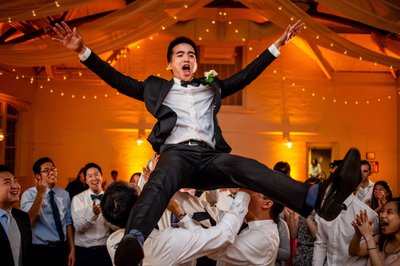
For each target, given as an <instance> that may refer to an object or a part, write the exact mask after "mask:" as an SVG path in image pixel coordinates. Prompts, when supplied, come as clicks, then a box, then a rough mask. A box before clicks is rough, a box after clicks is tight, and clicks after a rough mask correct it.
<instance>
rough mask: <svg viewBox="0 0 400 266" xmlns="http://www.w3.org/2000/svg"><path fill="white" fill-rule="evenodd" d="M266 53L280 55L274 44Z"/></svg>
mask: <svg viewBox="0 0 400 266" xmlns="http://www.w3.org/2000/svg"><path fill="white" fill-rule="evenodd" d="M88 49H89V48H88ZM268 51H269V52H270V53H271V54H273V56H275V57H278V56H279V55H280V54H281V52H279V50H278V48H276V46H275V44H271V46H270V47H268Z"/></svg>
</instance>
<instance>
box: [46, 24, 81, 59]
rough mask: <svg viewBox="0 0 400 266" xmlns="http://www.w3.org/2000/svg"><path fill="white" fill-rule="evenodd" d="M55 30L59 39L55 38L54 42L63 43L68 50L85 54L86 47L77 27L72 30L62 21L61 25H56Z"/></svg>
mask: <svg viewBox="0 0 400 266" xmlns="http://www.w3.org/2000/svg"><path fill="white" fill-rule="evenodd" d="M53 30H54V32H55V33H56V34H57V37H53V40H54V41H56V42H59V43H61V44H62V45H64V46H65V47H66V48H67V49H69V50H71V51H75V52H77V53H79V54H83V53H84V52H85V50H86V46H85V44H84V42H83V38H82V36H81V35H80V34H79V32H78V30H77V29H76V27H74V28H73V29H72V30H71V28H70V27H69V26H68V25H67V23H65V22H64V21H62V22H61V24H58V23H56V25H55V27H53Z"/></svg>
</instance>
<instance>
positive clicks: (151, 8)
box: [0, 0, 400, 68]
mask: <svg viewBox="0 0 400 266" xmlns="http://www.w3.org/2000/svg"><path fill="white" fill-rule="evenodd" d="M27 2H28V3H27ZM59 2H60V4H61V5H60V7H56V5H55V1H48V0H37V1H24V0H15V1H0V10H1V11H0V19H1V18H5V17H7V16H10V15H13V14H14V15H15V16H17V15H19V16H23V15H24V14H26V16H27V17H26V18H25V17H23V18H21V19H31V18H32V17H31V14H29V12H30V11H31V10H32V9H34V8H37V6H41V7H43V8H42V9H41V10H42V11H40V12H37V13H38V15H39V14H40V15H43V14H46V15H52V14H57V13H60V12H61V11H62V10H64V11H65V10H67V9H69V8H72V7H77V6H80V5H85V4H88V3H90V2H94V1H93V0H63V1H59ZM209 2H211V0H185V1H182V0H137V1H135V2H133V3H131V4H129V5H127V6H125V7H123V8H121V9H118V10H117V11H114V12H112V13H111V14H109V15H106V16H104V17H102V18H99V19H97V20H94V21H91V22H88V23H85V24H84V25H82V26H80V27H79V28H78V30H79V32H80V33H81V34H82V36H83V37H84V39H85V43H86V44H87V45H88V46H89V47H91V48H92V49H94V50H95V51H96V52H97V53H103V52H107V51H110V50H116V49H120V48H122V47H124V46H127V45H129V44H131V43H133V42H136V41H139V40H141V39H143V38H145V37H147V36H149V35H151V34H153V33H156V32H158V31H160V30H161V28H162V27H165V28H168V27H170V26H172V25H173V24H175V23H176V22H177V21H179V19H181V18H184V20H185V19H189V18H191V17H195V14H196V12H199V10H200V9H201V8H202V7H204V6H205V5H206V4H208V3H209ZM241 2H242V3H243V4H245V5H246V6H248V7H249V8H251V9H252V10H254V11H256V12H259V13H260V14H261V15H262V16H264V17H265V18H266V19H268V20H270V21H271V22H272V23H274V24H275V25H277V26H279V27H280V28H282V29H284V28H286V26H287V25H288V24H290V23H293V22H294V20H297V19H301V20H303V21H304V22H305V23H306V26H307V29H305V30H303V31H302V33H301V35H300V37H301V38H303V39H305V40H307V41H308V42H309V43H313V44H315V45H318V46H320V47H324V48H327V49H330V50H333V51H335V52H338V53H342V54H343V53H344V54H346V55H348V56H352V57H355V58H359V59H362V60H367V61H371V62H376V63H378V64H382V65H386V66H393V67H395V68H399V67H400V59H399V58H397V57H393V56H388V55H386V54H384V53H382V52H379V51H372V50H370V49H367V48H365V47H363V46H361V45H358V44H356V43H354V42H351V41H350V40H348V39H346V38H344V37H342V36H341V35H339V34H337V33H335V32H334V31H332V30H330V29H329V28H327V27H326V26H324V25H322V24H321V23H318V21H316V20H315V19H313V18H312V17H311V16H309V15H308V14H307V13H306V12H305V11H304V10H302V9H301V8H299V7H298V6H297V5H296V4H294V3H293V2H292V1H290V0H274V1H265V0H241ZM319 2H321V3H322V4H324V5H325V4H326V5H327V6H328V7H330V8H332V9H333V10H338V11H339V9H340V11H343V12H344V13H343V15H348V13H351V12H353V13H352V14H350V15H352V18H353V19H356V20H358V21H361V22H363V23H366V24H368V25H371V26H374V27H379V28H382V29H386V30H391V31H392V32H399V23H398V20H397V19H398V17H397V14H399V13H400V9H397V10H396V9H395V8H393V6H394V7H398V6H399V5H398V4H396V3H394V2H393V1H392V2H391V1H390V0H379V2H380V3H381V4H382V5H386V6H388V4H387V3H389V4H391V5H393V6H392V10H389V9H387V10H386V11H385V10H383V9H379V12H377V11H376V12H375V11H374V10H375V9H374V8H372V7H371V8H369V9H368V8H365V6H367V5H368V3H370V1H368V0H357V2H358V3H361V2H365V5H364V6H362V5H361V4H360V7H359V8H358V7H354V6H353V4H351V3H352V2H354V1H352V0H335V1H328V0H319ZM29 3H31V4H29ZM32 3H34V4H32ZM44 7H46V8H44ZM342 9H343V10H342ZM42 12H43V14H42ZM382 12H384V14H385V15H386V16H385V17H382V14H383V13H382ZM24 16H25V15H24ZM0 22H1V21H0ZM388 41H390V40H388ZM391 44H393V43H391ZM393 46H394V47H397V46H399V45H398V44H396V43H394V45H393ZM398 48H399V50H400V47H398ZM71 60H76V55H75V54H74V53H73V52H71V51H68V50H66V49H65V48H64V47H62V45H60V44H59V43H56V42H54V41H52V40H51V38H50V37H48V36H44V37H41V38H36V39H32V40H30V41H27V42H24V43H17V44H3V45H0V62H1V63H2V64H5V65H11V66H21V67H31V66H43V65H52V64H61V63H65V62H68V61H71Z"/></svg>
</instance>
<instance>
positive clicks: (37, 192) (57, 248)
mask: <svg viewBox="0 0 400 266" xmlns="http://www.w3.org/2000/svg"><path fill="white" fill-rule="evenodd" d="M32 170H33V173H34V175H35V186H34V187H31V188H29V189H27V190H26V191H25V192H24V193H23V195H22V199H21V209H22V210H23V211H26V212H28V214H29V217H30V220H31V225H32V243H33V247H32V251H33V252H32V265H41V266H47V265H49V266H53V265H57V266H58V265H59V266H64V265H73V264H74V262H75V248H74V240H73V225H72V219H71V202H70V198H69V194H68V192H67V191H66V190H64V189H62V188H60V187H59V186H57V168H56V167H55V165H54V163H53V161H52V160H51V159H50V158H47V157H43V158H40V159H39V160H37V161H36V162H35V163H34V164H33V167H32Z"/></svg>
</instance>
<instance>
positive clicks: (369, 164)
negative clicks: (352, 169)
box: [361, 160, 372, 171]
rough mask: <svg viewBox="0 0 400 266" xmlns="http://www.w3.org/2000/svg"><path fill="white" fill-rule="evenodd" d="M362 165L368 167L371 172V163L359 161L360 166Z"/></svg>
mask: <svg viewBox="0 0 400 266" xmlns="http://www.w3.org/2000/svg"><path fill="white" fill-rule="evenodd" d="M364 164H366V165H368V167H369V170H370V171H371V170H372V166H371V163H370V162H369V161H368V160H361V165H364Z"/></svg>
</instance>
